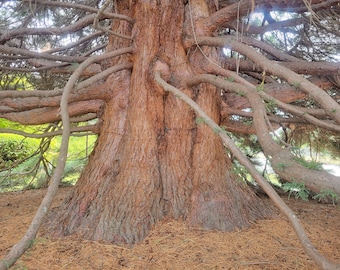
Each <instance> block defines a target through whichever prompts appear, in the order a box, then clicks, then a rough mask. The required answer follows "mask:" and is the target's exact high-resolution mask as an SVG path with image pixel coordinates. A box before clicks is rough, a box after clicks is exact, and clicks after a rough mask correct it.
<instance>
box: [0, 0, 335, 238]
mask: <svg viewBox="0 0 340 270" xmlns="http://www.w3.org/2000/svg"><path fill="white" fill-rule="evenodd" d="M291 2H292V3H291ZM339 3H340V1H334V0H328V1H319V0H313V1H302V0H301V1H270V0H267V1H265V0H264V1H246V0H243V1H224V0H222V1H212V0H211V1H210V0H208V1H207V0H189V1H185V0H184V1H183V0H171V1H168V0H164V1H163V0H160V1H151V0H134V1H114V0H112V1H110V0H107V1H100V0H97V1H79V3H74V1H67V0H65V1H43V0H35V1H32V0H22V1H5V2H2V4H1V12H2V13H1V16H2V18H1V37H0V53H1V67H0V71H1V74H2V84H3V86H2V88H3V90H1V92H0V97H1V100H0V117H2V118H6V119H9V120H11V121H15V122H18V123H21V124H33V125H34V124H45V123H52V122H58V121H60V120H63V127H64V130H65V134H66V135H65V134H64V135H65V137H67V135H68V133H76V132H79V131H85V130H88V131H91V132H94V133H97V134H98V135H99V136H98V140H97V142H96V146H95V148H94V150H93V153H92V154H91V156H90V158H89V162H88V165H87V166H86V168H85V169H84V171H83V173H82V174H81V177H80V179H79V180H78V182H77V184H76V186H75V187H74V189H73V191H72V193H71V194H70V196H69V197H68V199H66V200H65V201H64V202H63V204H62V205H61V206H60V207H59V208H58V209H57V210H54V212H53V214H51V215H50V216H49V218H48V220H47V222H46V224H45V231H46V233H48V234H50V235H53V236H57V237H59V236H64V235H69V234H79V235H81V236H82V237H84V238H86V239H93V240H105V241H109V242H112V243H135V242H138V241H140V240H142V239H143V238H144V237H145V236H146V235H147V233H148V230H149V229H150V226H151V225H152V224H154V223H156V222H157V221H159V220H161V219H163V218H164V217H171V218H175V219H183V220H185V221H186V222H187V224H188V225H190V226H200V227H203V228H205V229H218V230H224V231H226V230H233V229H236V228H242V227H244V226H247V225H248V224H250V223H251V222H252V221H254V220H256V219H261V218H264V217H268V216H269V215H270V210H269V209H268V208H267V207H266V206H265V205H264V204H263V203H262V202H261V200H260V199H259V198H258V197H257V196H256V195H255V194H254V193H253V191H252V190H251V189H250V188H248V186H247V185H244V184H241V183H240V181H239V180H238V179H237V177H236V176H235V175H234V174H233V173H231V167H232V159H233V157H234V156H236V157H237V158H239V159H240V161H241V163H242V164H244V165H245V166H246V167H247V168H248V169H249V170H250V171H251V173H252V174H253V175H254V177H255V178H256V173H254V172H253V170H252V169H251V167H250V166H249V163H248V161H247V160H246V159H244V157H243V156H242V155H241V154H240V153H239V152H238V150H237V148H235V147H234V145H233V144H232V142H231V141H230V140H228V137H227V135H226V134H227V133H226V132H229V133H238V134H256V136H257V140H258V142H259V144H260V145H261V148H262V150H263V152H264V154H265V155H266V157H267V158H268V160H269V161H270V162H271V165H272V167H273V168H274V170H275V172H276V173H277V174H278V175H279V176H280V177H281V178H282V180H283V181H294V182H300V183H303V184H304V185H305V186H306V187H307V188H308V189H310V190H312V191H314V192H316V193H318V192H320V191H321V190H328V191H329V192H333V193H335V194H340V179H339V178H338V177H336V176H333V175H330V174H328V173H327V172H324V171H316V170H311V169H307V168H306V167H304V166H302V165H301V164H300V163H299V162H298V160H297V159H296V157H295V156H294V154H293V152H292V147H291V146H290V145H289V142H288V141H287V140H286V141H284V139H280V140H275V139H274V138H273V137H272V135H271V132H273V131H274V130H276V129H277V128H279V127H282V128H284V129H288V128H289V127H292V126H294V127H296V126H304V127H311V126H313V127H314V129H315V128H318V129H320V130H321V132H322V131H327V132H330V133H333V134H336V132H339V130H340V125H339V123H340V106H339V104H338V100H339V96H338V94H339V92H338V91H339V84H340V79H339V72H340V69H339V63H337V62H336V61H335V58H334V57H335V56H336V55H337V54H339V48H338V47H336V46H338V45H337V44H338V42H337V39H338V37H339V12H340V8H339ZM255 12H257V14H258V16H257V17H255V18H257V20H252V21H251V20H249V18H250V16H251V14H254V13H255ZM274 12H276V13H274ZM260 14H262V16H260ZM259 21H260V22H259ZM268 33H270V34H268ZM46 44H47V45H48V46H45V48H43V49H42V47H44V45H46ZM18 77H23V78H25V80H28V81H30V82H31V84H32V85H35V86H36V88H37V89H36V90H29V91H15V90H11V89H9V87H7V86H8V85H13V84H7V85H6V84H5V83H4V82H6V81H11V79H13V78H18ZM5 79H6V80H5ZM178 90H180V92H177V94H175V95H174V94H172V93H171V92H176V91H178ZM182 94H186V95H185V96H182ZM192 100H193V101H195V104H193V103H191V105H190V106H191V107H190V106H189V105H188V104H187V103H186V102H189V103H190V102H191V101H192ZM185 101H186V102H185ZM60 104H61V105H60ZM196 105H197V106H196ZM60 106H61V108H60ZM195 106H196V107H195ZM200 110H201V111H200ZM204 112H205V113H206V114H207V116H209V118H207V117H206V115H205V114H204ZM94 118H96V119H98V121H97V123H96V124H95V125H92V126H87V127H86V126H85V127H84V126H82V127H81V128H80V127H77V124H76V123H79V122H81V121H82V120H84V119H85V120H89V119H94ZM70 121H71V123H72V122H74V123H75V124H74V125H72V127H70ZM215 123H217V124H218V125H219V126H222V127H223V129H219V126H215V128H213V129H211V126H212V127H214V124H215ZM206 124H207V125H206ZM209 125H210V126H209ZM225 130H226V131H225ZM306 130H308V129H306ZM218 134H219V135H222V137H223V136H225V139H224V140H221V139H220V137H219V136H218ZM46 136H49V135H48V134H47V135H46ZM225 146H227V150H226V148H225ZM235 149H236V150H235ZM62 150H65V149H62ZM66 150H67V147H66ZM61 161H62V162H63V161H64V160H63V159H62V160H61ZM57 184H58V183H57Z"/></svg>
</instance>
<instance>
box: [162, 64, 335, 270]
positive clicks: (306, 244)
mask: <svg viewBox="0 0 340 270" xmlns="http://www.w3.org/2000/svg"><path fill="white" fill-rule="evenodd" d="M155 80H156V81H157V82H158V83H159V84H160V85H161V86H162V87H163V88H164V89H165V90H166V91H169V92H171V93H173V94H174V95H175V96H176V97H179V98H180V99H181V100H183V101H184V102H186V103H187V104H188V105H189V106H190V107H191V108H192V109H193V110H195V112H196V113H197V114H198V115H199V116H200V117H202V118H203V119H204V120H205V124H207V125H208V126H209V127H210V128H211V129H213V130H214V131H215V132H216V133H217V134H218V135H219V136H220V138H221V139H222V141H223V143H224V144H225V145H226V147H227V148H228V149H229V150H230V151H231V152H232V153H233V155H234V156H235V157H236V158H237V159H238V160H239V162H240V163H241V164H242V165H243V166H245V167H246V168H247V170H248V171H249V173H250V174H251V175H252V176H253V178H254V179H255V181H256V182H257V183H258V184H259V185H260V186H261V187H262V188H263V190H264V191H265V192H266V193H267V195H268V196H269V197H270V198H271V199H272V201H273V202H274V204H275V205H276V206H277V207H278V208H279V209H280V210H281V212H282V213H283V214H284V215H285V216H286V217H287V218H288V220H289V221H290V223H291V224H292V226H293V228H294V230H295V232H296V234H297V236H298V238H299V240H300V242H301V244H302V246H303V248H304V250H305V251H306V253H307V254H308V255H309V256H310V257H311V258H312V259H313V260H314V261H315V262H316V263H317V264H318V265H319V266H320V267H322V268H323V269H327V270H331V269H332V270H333V269H334V270H335V269H338V267H339V266H340V265H337V264H335V263H334V262H332V261H330V260H329V259H328V258H326V257H324V256H323V255H321V254H320V253H319V252H318V251H317V250H316V249H315V248H314V246H313V245H312V243H311V242H310V240H309V238H308V236H307V235H306V233H305V231H304V229H303V227H302V225H301V223H300V222H299V220H298V218H297V217H296V215H295V214H294V212H293V211H292V210H291V209H290V208H289V207H288V206H287V205H286V204H285V202H284V201H283V200H282V199H281V198H280V196H279V195H278V194H277V193H276V191H275V190H274V189H273V188H272V186H271V185H270V184H269V183H268V182H267V181H266V180H265V179H264V178H263V176H262V175H261V174H260V173H259V172H258V171H257V170H256V169H255V167H254V166H253V164H252V163H251V162H250V161H249V160H248V158H247V157H246V156H245V155H244V154H243V153H242V152H241V151H240V150H239V149H238V147H237V146H236V145H235V144H234V142H233V140H232V139H231V138H230V137H229V136H228V135H227V133H226V132H225V131H224V130H223V129H222V128H221V127H220V126H218V125H217V124H216V123H215V122H214V120H213V119H211V118H210V117H209V116H208V115H207V114H206V113H205V112H204V111H203V110H202V109H201V108H200V107H199V106H198V105H197V103H195V102H194V101H193V100H192V99H191V98H189V97H188V96H187V95H186V94H184V93H183V92H182V91H180V90H179V89H177V88H175V87H174V86H172V85H170V84H168V83H167V82H166V81H164V80H163V79H162V78H161V76H160V73H159V71H157V70H156V74H155Z"/></svg>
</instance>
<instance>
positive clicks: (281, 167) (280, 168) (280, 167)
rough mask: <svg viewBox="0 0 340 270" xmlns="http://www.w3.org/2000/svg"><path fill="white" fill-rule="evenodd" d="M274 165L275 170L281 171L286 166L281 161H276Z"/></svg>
mask: <svg viewBox="0 0 340 270" xmlns="http://www.w3.org/2000/svg"><path fill="white" fill-rule="evenodd" d="M275 167H276V169H277V170H279V171H281V172H283V171H284V170H285V169H286V168H287V167H288V166H287V164H285V163H282V162H281V163H277V164H276V165H275Z"/></svg>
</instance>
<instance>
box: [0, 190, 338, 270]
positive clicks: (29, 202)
mask: <svg viewBox="0 0 340 270" xmlns="http://www.w3.org/2000/svg"><path fill="white" fill-rule="evenodd" d="M69 190H70V188H61V189H60V191H59V193H58V195H57V198H56V199H55V203H54V205H55V206H56V205H58V204H60V203H61V202H62V200H63V198H64V197H65V196H66V194H67V192H68V191H69ZM45 192H46V190H30V191H25V192H15V193H6V194H0V228H1V229H0V257H3V256H4V255H5V254H6V253H7V252H8V250H9V249H10V248H11V247H12V245H13V244H14V243H15V242H16V241H18V240H19V239H20V238H21V236H22V235H23V234H24V232H25V231H26V229H27V227H28V226H29V223H30V221H31V219H32V217H33V215H34V213H35V211H36V209H37V207H38V205H39V203H40V201H41V199H42V198H43V196H44V194H45ZM266 200H268V199H266ZM286 201H287V203H288V205H289V206H290V207H291V208H292V209H293V210H294V211H295V213H296V214H297V215H298V217H299V218H300V219H301V221H302V223H303V225H304V227H305V229H306V231H307V233H308V236H309V237H310V238H311V241H312V243H313V244H314V245H315V246H316V247H317V249H318V250H319V251H320V252H321V253H322V254H324V255H326V256H327V257H329V258H330V259H332V260H334V261H338V262H340V207H339V206H334V205H323V204H318V203H316V202H311V201H309V202H304V201H301V200H295V199H290V200H286ZM13 269H39V270H41V269H49V270H51V269H52V270H53V269H58V270H59V269H72V270H77V269H82V270H83V269H174V270H175V269H180V270H183V269H190V270H191V269H280V270H282V269H299V270H301V269H308V270H310V269H318V268H317V266H316V265H315V263H314V262H313V261H311V259H310V258H309V257H308V256H307V255H306V254H305V252H304V251H303V249H302V247H301V245H300V243H299V242H298V240H297V237H296V235H295V233H294V231H293V229H292V227H291V226H290V224H289V223H288V222H287V219H286V218H285V217H283V216H282V215H280V214H279V215H278V217H277V218H276V219H273V220H263V221H260V222H258V223H256V224H254V225H252V226H251V227H250V228H248V229H244V230H240V231H237V232H232V233H222V232H216V231H202V230H198V229H188V228H187V227H186V226H185V225H184V224H183V222H180V221H175V220H165V221H163V222H160V223H159V224H157V225H156V226H155V227H154V228H153V229H152V230H151V232H150V235H149V236H148V237H147V238H146V239H145V240H144V241H143V242H142V243H140V244H138V245H135V246H133V247H119V246H114V245H108V244H103V243H99V242H91V241H84V240H82V239H78V238H74V237H66V238H63V239H54V240H52V239H47V238H44V237H38V238H37V239H36V240H35V241H34V244H33V246H32V247H31V248H30V249H29V250H28V251H27V252H26V254H25V255H24V256H23V257H22V258H21V259H20V260H19V261H18V262H17V263H16V264H15V265H14V266H13Z"/></svg>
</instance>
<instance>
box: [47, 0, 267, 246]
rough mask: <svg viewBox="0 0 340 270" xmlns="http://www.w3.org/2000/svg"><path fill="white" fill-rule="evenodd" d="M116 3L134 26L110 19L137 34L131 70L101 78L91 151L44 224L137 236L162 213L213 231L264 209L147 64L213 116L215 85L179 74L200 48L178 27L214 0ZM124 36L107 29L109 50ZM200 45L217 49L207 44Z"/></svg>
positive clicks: (53, 229) (64, 230) (91, 234)
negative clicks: (99, 114) (102, 97)
mask: <svg viewBox="0 0 340 270" xmlns="http://www.w3.org/2000/svg"><path fill="white" fill-rule="evenodd" d="M119 2H120V1H118V10H119V12H120V13H122V14H127V15H129V16H130V17H132V18H134V19H135V21H136V22H135V24H134V25H133V27H131V29H130V27H129V26H128V23H126V22H117V23H115V24H114V25H113V26H114V28H115V29H113V30H114V31H116V32H119V31H120V32H122V33H124V34H126V35H132V36H133V38H134V46H135V52H134V54H133V55H132V57H131V59H129V60H132V61H133V69H132V72H127V71H122V72H120V73H117V74H115V75H112V76H111V77H110V78H109V79H108V80H107V83H106V85H107V87H109V88H110V89H112V95H111V97H110V98H109V99H108V100H107V102H106V104H105V108H104V113H103V118H102V125H101V131H100V135H99V138H98V141H97V144H96V147H95V150H94V151H93V153H92V155H91V157H90V160H89V163H88V165H87V167H86V169H85V170H84V172H83V173H82V175H81V177H80V179H79V181H78V183H77V184H76V186H75V188H74V190H73V192H72V193H71V194H70V196H69V197H68V199H67V200H66V201H65V202H64V203H63V204H62V205H61V206H60V207H59V209H57V210H54V213H53V215H50V217H49V220H48V223H47V224H48V226H46V229H47V232H48V233H49V234H51V235H53V236H62V235H68V234H73V233H76V234H80V235H81V236H82V237H84V238H87V239H94V240H105V241H109V242H114V243H135V242H138V241H140V240H142V239H143V238H144V237H145V236H146V235H147V233H148V230H149V228H150V226H151V225H152V224H154V223H155V222H157V221H159V220H161V219H162V218H164V217H165V216H167V217H170V218H176V219H183V220H186V221H187V223H188V224H189V225H190V226H200V227H203V228H205V229H218V230H233V229H235V228H241V227H244V226H247V225H248V224H250V223H251V222H252V221H254V220H256V219H259V218H263V217H266V216H268V215H269V214H270V211H269V210H268V208H267V207H266V206H265V205H264V204H263V203H262V202H261V200H260V199H259V198H257V197H256V196H255V195H254V194H253V193H252V191H251V190H250V189H249V188H248V187H247V186H246V185H244V184H242V183H241V182H239V181H238V180H237V179H236V177H235V176H233V175H232V174H231V173H230V168H231V162H230V160H229V159H228V156H227V155H226V154H225V149H224V147H223V145H222V143H221V141H220V139H219V138H218V137H217V136H216V134H214V133H213V131H211V130H209V129H208V128H207V127H206V126H204V125H200V124H196V119H195V118H196V117H195V114H194V112H193V111H192V110H190V108H189V107H188V106H187V105H185V104H184V103H183V102H182V101H180V100H178V99H177V98H176V97H175V96H173V95H171V94H167V93H165V92H164V91H163V89H162V88H161V87H160V86H159V85H157V84H156V82H155V81H154V73H153V65H154V63H155V62H156V61H157V60H159V61H163V62H166V63H167V65H168V66H169V67H170V73H171V75H170V78H169V81H170V82H171V84H172V85H174V86H176V87H178V88H180V89H182V91H184V92H185V93H187V94H188V95H190V96H191V97H192V98H193V99H195V100H196V102H197V103H198V104H199V105H200V106H201V107H202V108H203V109H204V110H205V111H206V112H207V113H208V114H209V115H210V116H211V117H212V118H213V119H214V120H215V121H216V122H219V118H220V108H219V107H220V92H219V89H217V88H216V87H213V86H208V85H202V86H200V87H195V88H193V89H190V88H187V87H186V86H185V85H184V83H183V79H182V78H183V77H185V76H193V75H194V74H195V68H193V66H194V64H195V61H199V59H200V57H201V53H198V52H197V51H193V52H191V51H186V49H185V47H184V46H183V44H182V39H183V35H184V34H186V35H190V34H192V31H191V30H190V29H191V19H192V18H193V19H195V17H202V16H203V17H204V16H208V15H209V12H210V11H211V10H210V9H211V8H212V7H208V6H206V5H205V1H191V9H186V8H185V5H184V3H183V1H182V0H176V1H173V0H167V1H151V0H150V1H137V3H133V4H131V6H128V5H127V4H121V3H119ZM189 12H192V13H191V15H190V14H189ZM190 16H192V18H190ZM128 43H129V41H120V40H119V39H118V38H115V37H111V40H110V46H109V49H110V50H111V49H116V48H117V47H119V46H123V45H127V44H128ZM206 53H207V54H209V55H210V56H211V57H215V58H216V55H217V54H216V52H215V51H214V50H213V49H209V50H206ZM127 60H128V59H126V58H125V57H121V58H120V59H119V60H118V61H120V62H124V61H127ZM109 64H115V63H109ZM197 66H198V65H197Z"/></svg>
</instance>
